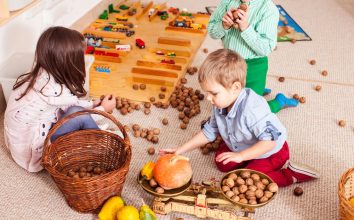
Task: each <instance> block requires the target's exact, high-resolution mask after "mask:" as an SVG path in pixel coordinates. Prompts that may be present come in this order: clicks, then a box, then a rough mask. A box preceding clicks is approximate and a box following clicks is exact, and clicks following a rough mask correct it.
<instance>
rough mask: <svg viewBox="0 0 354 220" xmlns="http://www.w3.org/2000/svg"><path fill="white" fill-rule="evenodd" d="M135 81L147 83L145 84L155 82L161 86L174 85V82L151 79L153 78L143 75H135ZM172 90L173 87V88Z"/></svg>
mask: <svg viewBox="0 0 354 220" xmlns="http://www.w3.org/2000/svg"><path fill="white" fill-rule="evenodd" d="M133 82H134V83H145V84H153V85H159V86H169V87H173V85H174V83H173V82H171V81H167V80H162V79H151V78H142V77H135V76H134V77H133ZM171 90H172V89H171Z"/></svg>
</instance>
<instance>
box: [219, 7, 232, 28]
mask: <svg viewBox="0 0 354 220" xmlns="http://www.w3.org/2000/svg"><path fill="white" fill-rule="evenodd" d="M233 10H235V8H232V9H231V10H230V11H228V12H226V13H225V14H224V16H223V17H222V26H223V27H224V29H229V28H230V27H231V26H232V25H233V24H234V20H233V19H234V17H233V16H232V11H233Z"/></svg>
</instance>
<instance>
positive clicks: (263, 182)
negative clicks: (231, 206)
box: [221, 171, 278, 205]
mask: <svg viewBox="0 0 354 220" xmlns="http://www.w3.org/2000/svg"><path fill="white" fill-rule="evenodd" d="M221 183H222V185H221V189H222V191H223V193H224V195H225V196H226V197H228V198H229V199H231V200H232V201H234V202H237V203H242V204H250V205H257V204H261V203H265V202H267V201H268V200H269V199H270V198H272V197H273V195H274V193H276V192H277V191H278V185H277V184H276V183H274V182H270V180H269V179H267V178H262V177H261V176H260V175H259V174H257V173H254V172H252V171H241V172H237V171H235V172H233V173H231V174H229V175H228V176H227V177H226V178H224V179H223V180H222V182H221Z"/></svg>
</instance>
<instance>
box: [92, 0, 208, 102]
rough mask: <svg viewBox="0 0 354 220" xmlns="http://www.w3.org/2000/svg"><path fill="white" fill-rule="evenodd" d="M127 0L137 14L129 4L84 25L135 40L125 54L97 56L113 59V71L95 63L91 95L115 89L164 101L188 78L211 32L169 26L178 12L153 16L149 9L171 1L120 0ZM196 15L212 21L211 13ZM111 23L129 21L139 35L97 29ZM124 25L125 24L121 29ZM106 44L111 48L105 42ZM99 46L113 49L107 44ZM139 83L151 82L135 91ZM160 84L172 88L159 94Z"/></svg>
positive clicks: (130, 95) (202, 20)
mask: <svg viewBox="0 0 354 220" xmlns="http://www.w3.org/2000/svg"><path fill="white" fill-rule="evenodd" d="M123 3H124V4H125V5H127V6H128V5H129V6H131V7H133V8H135V9H136V14H135V15H132V16H129V15H128V13H126V12H127V11H128V10H129V9H128V10H126V11H123V10H120V13H112V14H109V17H108V20H102V19H97V20H96V21H95V22H93V23H92V24H91V25H90V26H89V27H88V28H86V30H85V33H90V34H92V35H95V36H96V37H104V38H114V39H120V40H119V44H126V45H128V44H129V45H131V50H130V51H129V52H126V53H124V54H123V53H122V52H119V57H115V58H114V57H113V58H106V57H102V56H101V57H100V56H96V60H99V61H100V62H103V61H106V62H107V64H110V65H111V66H112V71H111V72H110V74H105V73H101V72H97V71H95V70H94V68H91V69H90V96H91V97H95V98H98V97H100V96H101V95H102V94H108V93H111V94H114V95H115V96H120V97H124V98H127V99H130V100H134V101H142V102H149V100H150V98H151V97H154V98H156V99H157V100H158V101H161V102H162V103H167V101H168V99H169V97H170V95H171V94H172V92H173V91H174V88H175V86H176V85H177V84H178V83H179V80H180V79H181V78H182V77H184V75H185V73H186V70H187V68H188V67H189V65H190V63H191V62H192V60H193V57H194V55H195V53H196V52H197V50H198V49H199V47H200V45H201V43H202V42H203V40H204V36H205V35H206V33H207V31H206V29H201V30H198V33H199V34H195V33H191V32H184V31H180V32H175V31H169V30H166V29H165V28H166V27H168V26H169V22H170V21H173V20H174V19H175V18H176V16H178V15H173V14H172V13H169V14H168V15H169V16H168V18H167V19H166V20H162V19H161V18H160V17H159V16H151V15H150V16H149V13H148V12H149V10H150V9H154V10H155V11H154V14H153V15H157V12H158V11H160V10H166V7H167V5H166V4H165V3H163V4H155V5H154V3H153V2H148V3H146V4H145V5H142V3H140V1H138V2H136V3H131V2H129V1H123V2H122V3H120V4H123ZM116 8H117V7H116ZM117 10H119V8H117ZM151 12H152V11H151ZM193 15H194V14H193ZM116 16H125V17H126V18H128V21H117V19H116ZM195 20H196V21H197V22H198V23H200V24H203V25H204V26H205V25H207V23H208V21H209V16H199V14H195ZM109 25H112V27H113V26H115V27H117V28H119V27H120V25H123V26H130V27H129V30H131V31H134V32H135V34H134V35H132V36H130V37H129V36H126V34H125V33H121V32H113V31H103V30H98V29H97V28H95V27H100V28H101V29H104V27H105V26H109ZM102 27H103V28H102ZM124 28H125V27H122V29H124ZM106 29H109V28H106ZM138 38H139V39H141V40H142V41H143V42H144V43H145V48H143V49H142V48H139V47H138V46H136V39H138ZM122 41H124V43H123V42H122ZM102 45H103V46H108V47H110V48H112V47H111V46H110V44H107V43H106V42H104V43H102ZM98 50H104V51H106V52H113V51H112V50H107V49H98ZM136 83H140V84H141V83H143V84H146V89H145V90H133V88H132V85H133V84H136ZM161 86H165V87H167V91H166V92H165V98H163V99H160V98H159V93H160V92H161V90H160V87H161Z"/></svg>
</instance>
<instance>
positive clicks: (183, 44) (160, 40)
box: [157, 37, 191, 47]
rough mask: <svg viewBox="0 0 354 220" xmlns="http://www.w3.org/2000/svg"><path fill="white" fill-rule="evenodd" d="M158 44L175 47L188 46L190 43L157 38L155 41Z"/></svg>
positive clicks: (179, 39) (170, 38)
mask: <svg viewBox="0 0 354 220" xmlns="http://www.w3.org/2000/svg"><path fill="white" fill-rule="evenodd" d="M157 42H158V43H159V44H168V45H177V46H186V47H187V46H190V45H191V41H190V40H187V39H182V38H175V37H159V39H158V40H157Z"/></svg>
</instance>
